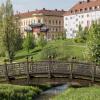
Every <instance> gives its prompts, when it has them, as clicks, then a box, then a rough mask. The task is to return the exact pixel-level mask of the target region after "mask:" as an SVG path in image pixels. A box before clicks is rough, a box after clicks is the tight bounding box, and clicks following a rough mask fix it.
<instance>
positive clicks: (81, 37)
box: [75, 25, 88, 42]
mask: <svg viewBox="0 0 100 100" xmlns="http://www.w3.org/2000/svg"><path fill="white" fill-rule="evenodd" d="M87 36H88V27H85V28H82V26H81V25H79V27H78V31H77V35H76V38H75V41H76V42H86V40H87Z"/></svg>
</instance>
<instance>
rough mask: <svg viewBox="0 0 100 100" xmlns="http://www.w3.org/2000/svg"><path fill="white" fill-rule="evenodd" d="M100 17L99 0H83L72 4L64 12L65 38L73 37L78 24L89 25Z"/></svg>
mask: <svg viewBox="0 0 100 100" xmlns="http://www.w3.org/2000/svg"><path fill="white" fill-rule="evenodd" d="M99 19H100V0H85V1H80V2H78V3H77V4H76V5H74V6H73V7H72V8H71V9H70V10H69V11H67V12H66V13H65V14H64V29H65V31H66V36H67V38H74V37H75V36H76V33H77V31H78V27H79V25H81V26H82V27H83V28H85V27H89V26H90V25H91V23H92V22H93V21H96V20H99Z"/></svg>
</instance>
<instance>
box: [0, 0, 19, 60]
mask: <svg viewBox="0 0 100 100" xmlns="http://www.w3.org/2000/svg"><path fill="white" fill-rule="evenodd" d="M1 10H2V14H1V22H0V24H1V25H0V28H1V33H0V41H1V44H2V47H3V48H4V51H5V54H6V55H7V58H8V59H9V61H10V62H12V60H13V59H14V56H15V52H16V45H17V41H16V40H17V38H16V37H17V33H18V32H19V31H18V30H19V27H18V26H17V22H16V19H15V16H14V14H13V7H12V3H11V0H7V1H6V4H5V6H4V5H2V7H1Z"/></svg>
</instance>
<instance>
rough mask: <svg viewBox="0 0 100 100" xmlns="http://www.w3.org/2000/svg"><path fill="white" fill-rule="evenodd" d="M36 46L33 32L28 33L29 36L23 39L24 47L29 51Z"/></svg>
mask: <svg viewBox="0 0 100 100" xmlns="http://www.w3.org/2000/svg"><path fill="white" fill-rule="evenodd" d="M34 47H35V42H34V36H33V35H32V34H31V33H27V36H26V37H25V39H24V41H23V48H24V49H26V50H27V52H28V53H29V51H30V49H33V48H34Z"/></svg>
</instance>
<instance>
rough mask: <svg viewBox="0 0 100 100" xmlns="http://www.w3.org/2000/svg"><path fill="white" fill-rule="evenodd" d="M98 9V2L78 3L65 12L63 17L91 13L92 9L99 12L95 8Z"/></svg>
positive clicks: (98, 0) (99, 0) (99, 3)
mask: <svg viewBox="0 0 100 100" xmlns="http://www.w3.org/2000/svg"><path fill="white" fill-rule="evenodd" d="M98 6H99V7H100V0H87V1H80V2H78V3H77V4H76V5H74V6H73V7H72V8H71V9H69V11H67V12H66V13H65V14H64V16H65V15H66V16H67V15H73V14H75V13H81V12H83V10H84V12H85V11H86V12H87V11H88V9H89V11H92V7H95V10H100V8H98V9H97V7H98Z"/></svg>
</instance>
